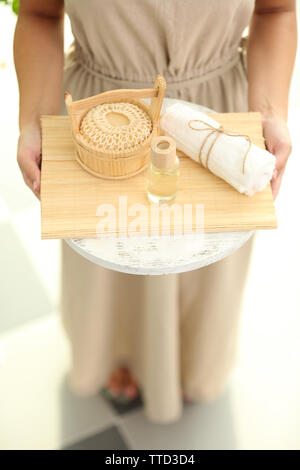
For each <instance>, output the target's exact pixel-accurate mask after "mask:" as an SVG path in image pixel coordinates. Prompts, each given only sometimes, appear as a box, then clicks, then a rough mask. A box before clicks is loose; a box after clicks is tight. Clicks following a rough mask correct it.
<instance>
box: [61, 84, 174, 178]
mask: <svg viewBox="0 0 300 470" xmlns="http://www.w3.org/2000/svg"><path fill="white" fill-rule="evenodd" d="M163 80H164V79H163ZM162 85H164V82H162V81H161V78H160V79H159V80H158V81H156V87H154V88H153V89H147V90H112V91H110V92H104V93H100V94H99V95H96V96H95V97H91V98H88V99H86V100H80V101H77V102H76V101H75V102H72V99H71V98H70V96H71V95H69V94H68V93H67V94H66V105H67V108H68V112H69V115H70V117H71V118H72V139H73V143H74V148H75V154H76V160H77V162H78V163H79V164H80V165H81V166H82V167H83V168H84V169H85V170H86V171H88V172H89V173H91V174H93V175H94V176H99V177H101V178H107V179H122V178H128V177H130V176H133V175H136V174H137V173H139V172H141V171H142V170H144V169H145V167H146V166H147V164H148V157H149V154H150V144H151V141H152V139H153V137H155V136H157V134H158V120H159V115H160V114H159V113H160V109H161V104H162V99H163V94H164V90H165V86H164V87H162ZM134 92H136V94H137V98H135V97H134ZM150 92H151V93H150ZM158 92H160V93H158ZM129 95H131V96H129ZM142 95H144V96H145V95H146V96H152V98H153V99H152V102H151V104H150V106H148V105H147V104H146V102H145V101H142V100H140V99H139V98H140V97H142ZM158 98H159V102H158V101H157V100H158ZM154 99H156V101H154ZM113 103H129V104H132V105H134V107H132V108H131V109H136V107H138V108H139V109H140V110H141V111H142V113H137V115H138V116H139V115H140V116H144V117H145V116H147V119H145V122H146V121H147V123H148V124H147V133H146V137H143V138H142V142H141V144H140V143H139V142H138V141H139V139H138V138H136V137H137V134H134V135H135V138H132V137H131V138H130V139H132V140H128V141H127V144H126V148H122V149H121V150H117V151H114V150H111V149H109V147H107V149H106V148H105V147H104V146H103V145H102V150H99V148H100V145H99V146H98V148H97V145H95V143H94V142H93V141H89V139H88V138H87V136H86V135H83V134H82V133H81V124H82V122H84V119H85V117H86V116H87V114H88V113H89V111H91V110H92V109H93V108H96V107H97V106H98V105H99V104H101V105H110V104H113ZM121 106H122V105H121ZM121 106H120V108H121ZM100 108H101V107H100ZM114 108H115V109H117V108H118V107H114ZM127 108H128V109H130V107H127ZM125 109H126V106H125ZM113 113H114V112H113V111H112V114H113ZM115 114H122V113H121V112H117V111H115ZM124 115H125V116H126V114H125V112H124ZM105 117H106V115H105ZM126 118H127V116H126ZM101 119H103V117H101ZM140 119H142V118H140ZM128 122H129V123H130V125H131V127H130V129H129V128H128V131H127V134H128V135H129V134H130V133H131V132H133V133H134V132H138V131H139V129H141V127H142V126H139V125H137V126H136V130H135V128H134V124H132V122H133V123H138V118H136V117H135V120H133V121H132V122H131V121H130V119H129V120H128ZM149 123H150V124H149ZM124 125H126V124H124V123H123V124H121V125H120V127H118V126H115V127H114V129H115V130H116V135H118V136H119V135H120V134H119V132H118V129H121V126H122V127H123V126H124ZM104 127H105V126H104ZM97 129H98V130H97V132H98V133H99V132H101V131H99V128H97ZM100 129H101V128H100ZM125 131H126V129H125V130H124V127H123V134H124V132H125ZM92 132H93V130H92V131H91V135H92ZM140 132H141V131H140ZM120 133H121V131H120ZM125 134H126V132H125ZM104 137H105V138H106V136H104ZM141 137H142V135H141ZM108 138H109V136H108ZM131 141H133V144H134V145H131ZM137 142H138V143H137ZM103 149H104V150H103Z"/></svg>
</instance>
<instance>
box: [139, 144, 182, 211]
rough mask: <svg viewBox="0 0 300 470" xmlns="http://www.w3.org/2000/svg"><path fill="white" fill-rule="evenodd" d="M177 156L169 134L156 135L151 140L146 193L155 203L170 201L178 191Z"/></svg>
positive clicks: (178, 171)
mask: <svg viewBox="0 0 300 470" xmlns="http://www.w3.org/2000/svg"><path fill="white" fill-rule="evenodd" d="M179 167H180V163H179V158H178V156H177V154H176V142H175V140H174V139H173V138H172V137H169V136H165V135H164V136H156V137H154V138H153V139H152V141H151V149H150V161H149V165H148V172H147V193H148V198H149V200H150V202H152V203H155V204H163V203H168V204H169V203H172V202H173V201H174V199H175V198H176V195H177V192H178V183H179V174H180V168H179Z"/></svg>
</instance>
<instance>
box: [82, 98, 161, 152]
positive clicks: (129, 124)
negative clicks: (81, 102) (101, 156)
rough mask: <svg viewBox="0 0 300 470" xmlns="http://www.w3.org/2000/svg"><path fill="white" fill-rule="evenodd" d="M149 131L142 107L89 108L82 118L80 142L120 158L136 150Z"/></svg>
mask: <svg viewBox="0 0 300 470" xmlns="http://www.w3.org/2000/svg"><path fill="white" fill-rule="evenodd" d="M152 129H153V123H152V120H151V117H150V116H149V114H148V113H147V112H146V111H145V110H144V109H143V108H142V107H141V106H139V105H138V104H135V103H131V102H129V101H118V102H110V103H103V104H99V105H97V106H94V107H93V108H91V109H90V110H89V111H88V112H87V113H86V114H85V116H83V118H82V120H81V123H80V128H79V132H80V137H81V140H82V141H83V142H84V143H85V144H86V145H87V146H89V147H91V148H93V149H94V150H97V151H100V152H103V153H107V154H114V155H118V154H120V155H121V154H124V153H128V152H132V151H135V150H138V149H139V147H141V146H142V145H143V143H144V142H145V141H146V140H147V139H148V138H149V136H150V134H151V132H152Z"/></svg>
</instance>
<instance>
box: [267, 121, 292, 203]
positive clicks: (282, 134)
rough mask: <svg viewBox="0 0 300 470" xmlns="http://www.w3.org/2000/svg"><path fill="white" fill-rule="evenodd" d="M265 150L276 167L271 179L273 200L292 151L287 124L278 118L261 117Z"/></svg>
mask: <svg viewBox="0 0 300 470" xmlns="http://www.w3.org/2000/svg"><path fill="white" fill-rule="evenodd" d="M262 124H263V134H264V138H265V143H266V148H267V150H269V152H271V153H273V154H274V155H275V157H276V167H275V170H274V172H273V177H272V179H271V188H272V193H273V199H274V200H275V198H276V197H277V195H278V192H279V188H280V185H281V180H282V176H283V173H284V170H285V167H286V164H287V161H288V157H289V155H290V153H291V151H292V142H291V137H290V133H289V130H288V127H287V124H286V122H285V120H284V119H282V118H281V117H280V116H276V115H273V116H262Z"/></svg>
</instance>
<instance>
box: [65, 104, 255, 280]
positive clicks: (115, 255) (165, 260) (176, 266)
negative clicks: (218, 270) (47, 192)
mask: <svg viewBox="0 0 300 470" xmlns="http://www.w3.org/2000/svg"><path fill="white" fill-rule="evenodd" d="M145 101H146V102H148V103H149V102H150V98H148V99H145ZM178 101H180V102H183V103H185V104H187V105H189V106H191V107H192V108H195V109H198V110H200V111H204V112H213V110H211V109H209V108H205V107H203V106H200V105H198V104H195V103H190V102H188V101H184V100H177V99H173V98H165V99H164V102H163V106H162V110H161V112H163V111H164V109H165V108H166V107H168V106H170V105H171V104H173V103H176V102H178ZM253 233H254V232H253V231H238V232H216V233H192V234H185V235H181V234H174V235H172V234H170V235H156V236H154V235H134V236H133V235H132V236H128V237H110V238H108V237H107V238H106V237H101V238H98V239H97V238H69V239H66V240H65V241H66V242H67V243H68V245H69V246H70V247H71V248H73V249H74V250H75V251H76V252H77V253H79V254H80V255H81V256H84V257H85V258H87V259H88V260H90V261H92V262H93V263H96V264H99V265H100V266H103V267H105V268H109V269H113V270H115V271H120V272H123V273H128V274H144V275H145V274H148V275H159V274H171V273H182V272H186V271H192V270H193V269H198V268H202V267H204V266H207V265H209V264H212V263H214V262H215V261H219V260H221V259H222V258H225V257H226V256H228V255H230V254H231V253H233V252H234V251H236V250H237V249H238V248H240V247H241V246H242V245H243V244H244V243H245V242H246V241H247V240H248V239H249V238H250V237H251V235H253Z"/></svg>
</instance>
